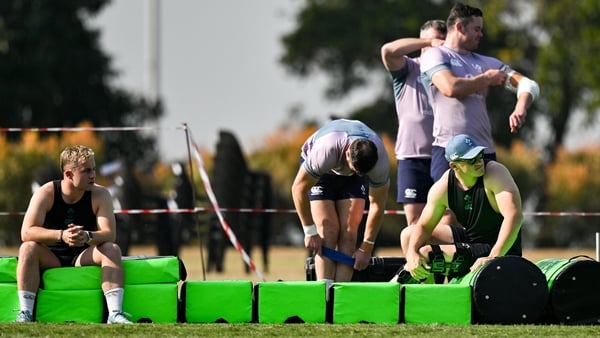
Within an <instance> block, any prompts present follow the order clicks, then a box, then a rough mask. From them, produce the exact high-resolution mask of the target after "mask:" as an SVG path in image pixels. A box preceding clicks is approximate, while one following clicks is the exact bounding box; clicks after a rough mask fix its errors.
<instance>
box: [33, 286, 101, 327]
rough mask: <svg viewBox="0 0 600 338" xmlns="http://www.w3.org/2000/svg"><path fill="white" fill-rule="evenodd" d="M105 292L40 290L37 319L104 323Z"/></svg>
mask: <svg viewBox="0 0 600 338" xmlns="http://www.w3.org/2000/svg"><path fill="white" fill-rule="evenodd" d="M103 316H104V294H103V292H102V290H101V289H97V290H43V289H40V290H39V291H38V296H37V303H36V309H35V320H36V321H38V322H51V323H62V322H75V323H102V320H103Z"/></svg>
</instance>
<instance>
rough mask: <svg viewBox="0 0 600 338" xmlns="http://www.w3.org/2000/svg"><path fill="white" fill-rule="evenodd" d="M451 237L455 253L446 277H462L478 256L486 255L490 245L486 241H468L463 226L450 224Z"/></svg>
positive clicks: (489, 250)
mask: <svg viewBox="0 0 600 338" xmlns="http://www.w3.org/2000/svg"><path fill="white" fill-rule="evenodd" d="M450 229H452V238H453V241H454V245H455V246H456V254H454V259H453V260H452V263H451V265H452V269H451V271H450V272H449V273H448V278H454V277H462V276H464V275H466V274H467V273H469V271H471V266H473V264H475V261H476V260H477V258H479V257H486V256H488V255H489V254H490V252H491V251H492V246H491V245H490V244H487V243H469V241H468V239H467V232H466V230H465V228H463V227H461V226H456V225H450Z"/></svg>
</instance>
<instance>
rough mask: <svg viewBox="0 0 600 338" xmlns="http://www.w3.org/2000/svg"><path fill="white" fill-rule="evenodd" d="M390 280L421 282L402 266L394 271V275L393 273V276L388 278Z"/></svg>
mask: <svg viewBox="0 0 600 338" xmlns="http://www.w3.org/2000/svg"><path fill="white" fill-rule="evenodd" d="M390 282H398V283H400V284H420V283H421V281H418V280H416V279H414V278H413V276H412V275H411V274H410V272H408V271H406V270H404V268H400V270H398V272H396V275H394V278H392V280H390Z"/></svg>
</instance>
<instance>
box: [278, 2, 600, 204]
mask: <svg viewBox="0 0 600 338" xmlns="http://www.w3.org/2000/svg"><path fill="white" fill-rule="evenodd" d="M464 2H466V3H469V4H470V5H472V6H476V7H479V8H481V9H482V10H483V13H484V33H485V36H484V38H483V40H482V42H481V44H480V46H479V48H478V50H477V52H479V53H482V54H486V55H491V56H495V57H498V58H499V59H501V60H503V61H504V62H506V63H508V64H510V65H511V66H512V67H513V68H515V69H517V70H519V71H520V72H522V73H524V74H526V75H527V76H529V77H531V78H533V79H535V80H536V81H537V82H538V83H539V84H540V87H541V97H540V98H539V99H538V100H537V101H536V102H535V103H534V105H533V106H532V108H531V109H530V110H529V116H528V120H529V122H528V123H526V125H525V127H524V128H523V129H522V130H521V131H519V133H518V134H516V135H512V134H510V132H509V130H508V122H507V117H508V115H509V114H510V113H511V112H512V108H513V107H514V102H515V98H514V94H511V93H509V92H507V91H505V90H503V89H501V88H499V87H497V88H492V89H490V92H489V96H488V107H489V115H490V119H491V122H492V125H493V126H494V127H493V137H494V139H495V141H496V142H497V143H498V144H499V145H500V146H504V147H506V148H510V145H511V143H513V142H514V141H517V140H522V141H524V142H525V143H526V144H528V145H529V146H538V147H539V148H541V149H543V151H542V153H541V154H540V156H541V159H542V161H540V162H539V163H540V168H539V169H538V171H537V175H540V176H542V177H541V178H539V177H536V178H533V179H532V180H531V181H535V182H541V184H539V185H526V186H527V187H529V188H531V190H529V191H522V194H523V197H524V198H526V199H527V198H529V197H531V198H532V199H531V200H536V201H538V203H537V206H536V208H537V210H545V208H547V206H548V204H547V200H548V197H547V196H548V192H547V191H548V189H549V188H548V187H549V185H550V182H548V179H547V177H546V173H547V171H548V170H547V168H549V167H550V166H552V165H553V164H554V162H555V160H556V153H557V151H558V149H559V147H560V146H561V145H562V144H564V142H565V138H566V137H567V126H568V125H569V121H570V119H571V117H572V115H573V113H574V112H577V111H584V112H585V113H586V114H587V116H588V117H589V119H590V120H593V119H594V118H595V117H596V116H597V110H598V106H599V103H600V92H599V91H600V80H599V78H598V77H597V76H596V74H597V73H598V72H597V71H596V70H597V69H598V66H597V63H596V60H595V55H596V54H597V53H596V51H597V50H598V49H600V38H599V37H600V17H599V16H600V2H598V1H594V0H583V1H577V2H573V1H568V0H524V1H497V0H489V1H485V0H481V1H464ZM453 3H454V1H441V0H440V1H435V0H431V1H419V2H416V1H409V0H404V1H403V0H398V1H360V0H338V1H312V0H307V1H306V3H305V6H304V7H303V8H302V9H301V10H300V12H299V14H298V16H297V18H296V20H297V27H296V29H295V30H293V31H291V32H289V33H288V34H286V35H285V36H284V37H283V38H282V43H283V45H284V48H285V51H284V54H283V56H282V58H281V63H282V64H283V65H284V66H285V67H286V68H287V69H288V70H289V71H290V72H291V73H292V74H295V75H297V76H300V77H308V76H310V75H312V74H315V73H324V74H325V75H326V76H327V77H328V78H329V79H330V82H329V87H328V88H327V91H326V97H328V98H330V99H332V100H334V99H337V98H341V97H344V96H346V95H350V94H352V93H353V91H355V90H360V89H361V88H365V86H371V87H373V86H380V88H381V91H380V93H381V94H379V95H378V96H377V97H376V98H374V100H373V102H372V103H371V104H368V105H366V106H364V107H357V108H356V109H355V110H353V111H348V112H340V115H345V116H349V117H352V118H358V119H361V120H363V121H365V122H366V123H367V124H369V125H371V126H372V127H373V128H375V129H376V130H378V131H380V132H385V133H387V134H389V135H394V133H395V130H396V124H392V123H390V119H391V118H392V117H394V116H395V113H394V109H395V108H394V105H393V97H392V91H391V87H390V83H389V78H388V77H387V74H386V73H385V69H384V68H383V66H382V65H381V61H380V56H379V48H380V47H381V45H382V44H383V43H385V42H387V41H391V40H393V39H396V38H399V37H407V36H416V35H417V34H418V29H419V26H420V25H421V23H422V22H424V21H426V20H429V19H435V18H441V19H445V18H446V17H447V15H448V12H449V9H450V7H451V6H452V5H453ZM381 79H384V81H380V80H381ZM541 123H547V124H548V125H549V126H550V127H549V128H544V127H539V126H540V125H541V126H543V124H541ZM590 125H591V124H590ZM582 128H584V127H583V126H582ZM540 129H543V130H544V132H547V133H549V134H550V137H549V141H548V142H547V143H544V144H536V145H534V144H532V142H531V140H533V139H540V138H534V137H533V136H536V135H535V133H536V132H537V131H539V130H540Z"/></svg>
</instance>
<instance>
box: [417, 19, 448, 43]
mask: <svg viewBox="0 0 600 338" xmlns="http://www.w3.org/2000/svg"><path fill="white" fill-rule="evenodd" d="M431 30H433V31H434V32H431ZM446 31H447V29H446V23H445V22H444V21H443V20H428V21H426V22H425V23H424V24H423V25H422V26H421V33H420V35H419V36H420V37H421V38H438V39H444V38H445V37H446ZM434 33H437V34H434Z"/></svg>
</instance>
